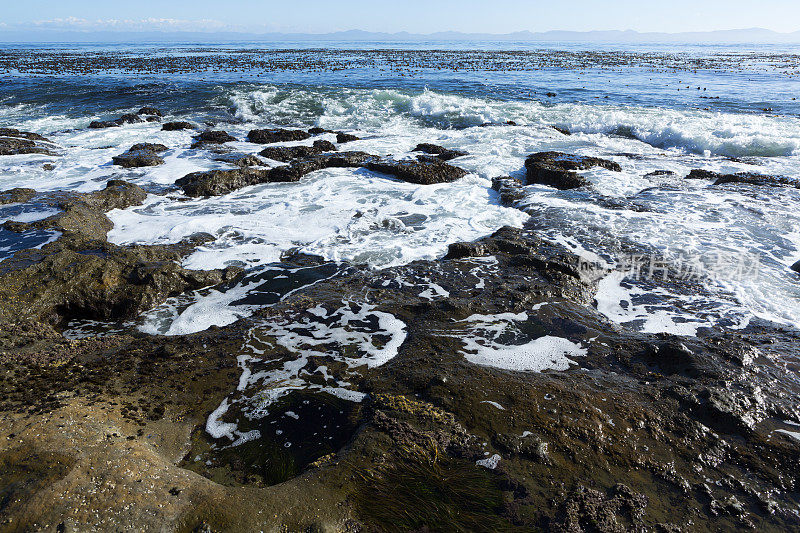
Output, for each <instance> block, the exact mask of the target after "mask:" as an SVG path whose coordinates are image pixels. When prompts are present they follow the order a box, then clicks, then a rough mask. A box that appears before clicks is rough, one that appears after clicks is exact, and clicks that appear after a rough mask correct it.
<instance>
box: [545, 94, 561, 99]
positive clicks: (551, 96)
mask: <svg viewBox="0 0 800 533" xmlns="http://www.w3.org/2000/svg"><path fill="white" fill-rule="evenodd" d="M544 95H545V96H546V97H548V98H555V97H556V96H558V95H557V94H556V93H544Z"/></svg>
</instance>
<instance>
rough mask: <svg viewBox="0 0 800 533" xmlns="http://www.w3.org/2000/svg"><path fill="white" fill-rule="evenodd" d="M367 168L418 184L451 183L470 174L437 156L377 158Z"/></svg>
mask: <svg viewBox="0 0 800 533" xmlns="http://www.w3.org/2000/svg"><path fill="white" fill-rule="evenodd" d="M367 168H368V169H370V170H372V171H373V172H380V173H382V174H389V175H391V176H394V177H396V178H398V179H400V180H402V181H407V182H409V183H416V184H417V185H433V184H435V183H450V182H453V181H456V180H458V179H461V178H463V177H464V176H466V175H467V174H468V172H467V171H466V170H464V169H462V168H458V167H454V166H453V165H449V164H447V163H445V162H443V161H440V160H438V159H435V158H431V159H430V160H417V161H414V160H405V161H397V160H394V159H375V160H372V161H369V162H368V163H367Z"/></svg>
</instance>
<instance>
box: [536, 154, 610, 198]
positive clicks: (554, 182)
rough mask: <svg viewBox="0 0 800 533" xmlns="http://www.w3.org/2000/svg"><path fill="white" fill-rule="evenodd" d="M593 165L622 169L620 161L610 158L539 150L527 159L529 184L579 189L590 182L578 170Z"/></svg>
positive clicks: (562, 188)
mask: <svg viewBox="0 0 800 533" xmlns="http://www.w3.org/2000/svg"><path fill="white" fill-rule="evenodd" d="M593 167H602V168H605V169H608V170H613V171H614V172H620V171H621V170H622V168H621V167H620V166H619V164H618V163H615V162H614V161H609V160H608V159H601V158H599V157H586V156H581V155H572V154H565V153H563V152H539V153H536V154H532V155H530V156H528V158H527V159H526V160H525V169H526V171H527V179H528V183H529V184H533V183H538V184H541V185H549V186H550V187H555V188H556V189H561V190H567V189H577V188H578V187H583V186H584V185H588V183H589V182H588V181H587V180H586V178H584V177H583V176H581V175H580V174H578V173H577V172H576V171H577V170H587V169H590V168H593Z"/></svg>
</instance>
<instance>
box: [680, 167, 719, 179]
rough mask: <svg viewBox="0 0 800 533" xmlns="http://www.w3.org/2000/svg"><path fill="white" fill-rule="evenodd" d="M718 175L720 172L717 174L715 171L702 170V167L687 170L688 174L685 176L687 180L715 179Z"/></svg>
mask: <svg viewBox="0 0 800 533" xmlns="http://www.w3.org/2000/svg"><path fill="white" fill-rule="evenodd" d="M719 176H722V174H719V173H717V172H713V171H711V170H703V169H699V168H696V169H694V170H692V171H691V172H689V175H688V176H686V179H687V180H713V179H717V178H718V177H719Z"/></svg>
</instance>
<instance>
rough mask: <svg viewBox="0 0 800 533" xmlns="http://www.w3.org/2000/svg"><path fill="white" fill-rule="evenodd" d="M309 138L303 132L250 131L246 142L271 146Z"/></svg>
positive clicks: (277, 130)
mask: <svg viewBox="0 0 800 533" xmlns="http://www.w3.org/2000/svg"><path fill="white" fill-rule="evenodd" d="M310 137H311V134H309V133H307V132H305V131H303V130H285V129H271V130H252V131H251V132H250V133H248V134H247V140H249V141H250V142H252V143H256V144H272V143H278V142H290V141H304V140H306V139H308V138H310Z"/></svg>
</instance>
